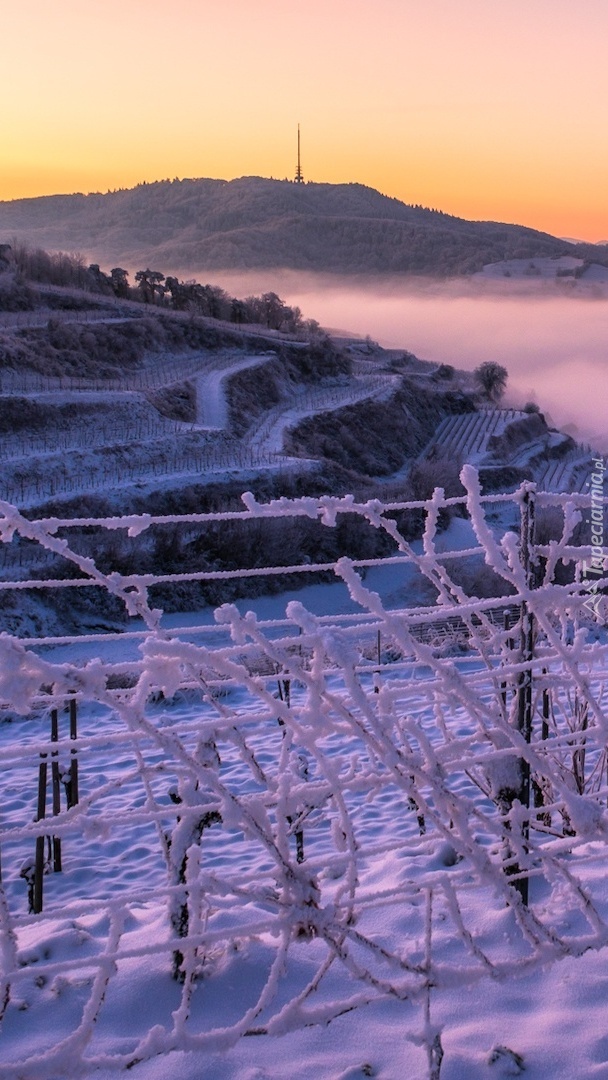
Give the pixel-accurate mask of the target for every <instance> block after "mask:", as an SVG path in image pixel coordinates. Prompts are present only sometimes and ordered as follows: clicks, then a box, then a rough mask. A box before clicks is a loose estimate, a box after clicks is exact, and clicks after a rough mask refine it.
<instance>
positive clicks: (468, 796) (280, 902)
mask: <svg viewBox="0 0 608 1080" xmlns="http://www.w3.org/2000/svg"><path fill="white" fill-rule="evenodd" d="M462 478H463V482H464V484H465V487H466V489H467V491H468V495H467V498H466V500H462V499H461V500H459V499H447V500H446V499H445V498H444V496H443V493H442V492H441V491H440V490H437V491H436V492H435V495H434V497H433V499H432V500H430V501H429V502H427V503H398V502H395V503H390V504H388V503H386V504H385V503H381V502H378V501H373V502H369V503H357V502H356V501H355V500H354V499H353V498H352V497H348V496H347V497H343V498H330V497H326V498H321V499H316V498H314V499H313V498H303V499H299V500H278V501H276V502H273V503H270V504H264V505H262V504H258V503H257V502H256V501H255V500H254V499H253V497H252V496H250V495H245V496H243V501H244V507H245V508H244V509H243V511H242V512H233V513H225V514H221V513H220V514H200V515H190V516H188V517H172V518H163V519H155V518H152V517H123V518H115V519H106V520H103V521H101V520H93V519H88V518H87V519H82V520H79V521H67V520H66V521H61V520H59V519H54V520H45V521H33V522H32V521H28V520H26V519H25V518H24V517H22V516H21V515H20V514H19V512H18V511H17V510H15V508H14V507H12V506H10V505H9V504H6V503H3V504H0V510H1V512H2V519H1V522H0V524H1V535H2V539H3V541H4V542H6V543H10V542H11V541H12V540H13V538H14V537H15V536H20V537H23V538H26V539H28V540H29V541H33V542H37V543H38V544H40V545H41V547H42V548H45V549H47V550H49V551H51V552H53V553H55V554H56V555H61V556H62V558H63V559H64V560H67V562H68V563H70V564H71V565H72V572H71V574H70V576H69V577H68V576H65V577H60V578H56V579H54V580H46V581H40V580H35V579H32V580H29V581H19V582H7V581H2V582H0V589H1V590H5V589H9V588H12V589H13V590H22V591H24V592H25V593H27V594H31V593H32V592H33V591H36V590H51V591H54V592H55V593H58V592H59V591H60V590H73V589H79V588H83V587H87V588H97V589H100V590H105V591H107V592H109V593H111V594H112V595H114V596H115V597H118V598H119V599H120V600H121V601H122V602H123V603H124V605H125V607H126V609H127V611H128V613H129V615H130V616H132V617H133V624H132V626H133V628H132V629H129V631H127V632H125V633H123V634H108V633H105V634H97V635H96V634H89V635H88V636H86V635H85V636H79V637H72V638H68V637H64V638H48V637H47V638H39V639H18V638H16V637H11V636H10V635H7V634H3V635H2V636H0V702H1V703H2V710H3V712H2V715H3V718H4V722H3V723H2V724H1V725H0V760H1V762H2V771H1V779H0V787H1V791H2V797H1V805H2V816H1V819H0V822H1V828H0V846H1V854H2V893H1V901H0V920H1V932H2V938H1V956H2V986H1V988H0V1007H1V1010H2V1029H1V1031H2V1033H1V1034H0V1038H2V1040H3V1045H4V1052H3V1057H2V1062H3V1063H2V1064H0V1077H2V1076H4V1077H13V1078H14V1076H15V1074H16V1073H15V1069H16V1062H19V1070H18V1074H19V1076H20V1077H22V1078H23V1080H29V1078H34V1077H45V1078H47V1080H49V1078H54V1077H55V1076H61V1077H68V1076H84V1075H90V1074H91V1073H92V1071H93V1070H94V1069H95V1068H100V1069H105V1070H107V1071H112V1070H116V1071H120V1070H123V1069H127V1068H134V1073H133V1075H134V1076H137V1075H138V1069H137V1068H136V1066H137V1064H138V1063H139V1062H146V1061H149V1060H150V1059H152V1058H154V1057H155V1056H158V1055H163V1054H168V1053H170V1052H171V1051H174V1050H180V1049H181V1050H189V1051H192V1050H205V1051H208V1052H211V1051H220V1050H225V1049H227V1048H229V1047H231V1046H232V1045H234V1044H236V1043H237V1041H238V1040H239V1039H240V1038H241V1037H242V1036H251V1035H259V1036H264V1035H268V1036H270V1035H272V1036H279V1035H286V1034H287V1033H289V1032H293V1031H296V1030H300V1029H303V1028H306V1027H315V1026H316V1025H327V1024H329V1023H330V1022H331V1021H333V1020H334V1019H335V1018H337V1017H339V1016H342V1015H344V1014H346V1013H348V1012H350V1011H352V1010H356V1009H360V1008H362V1007H363V1006H367V1005H371V1004H372V1003H377V1002H379V1001H383V1000H390V1001H393V1002H397V1003H402V1007H403V1022H402V1024H401V1026H400V1030H399V1033H398V1035H396V1037H398V1038H399V1039H402V1040H403V1047H404V1049H403V1054H404V1060H406V1055H409V1056H408V1057H407V1061H408V1063H409V1065H408V1068H409V1072H408V1071H407V1069H404V1073H403V1075H406V1072H407V1075H412V1076H413V1075H422V1074H423V1070H424V1068H426V1069H427V1074H428V1075H429V1076H431V1077H434V1078H435V1080H436V1078H438V1077H439V1076H440V1073H441V1071H442V1059H443V1057H444V1053H445V1054H446V1063H447V1050H446V1047H448V1045H449V1032H446V1031H442V1030H441V1028H440V1025H439V1024H438V1023H437V1022H436V1020H435V1009H436V1004H437V1002H438V1001H440V999H441V995H442V992H443V991H447V990H449V989H451V988H454V987H455V986H458V987H462V988H466V987H468V986H472V985H474V984H477V983H479V982H480V981H481V980H488V979H491V980H506V979H512V978H515V977H517V976H523V975H525V974H526V973H529V972H531V971H535V970H537V969H540V968H541V967H545V966H546V965H548V964H549V963H550V962H552V961H556V960H559V959H561V958H563V957H566V956H570V957H578V956H581V955H582V954H583V953H585V952H587V951H588V950H597V949H600V948H602V947H604V946H606V945H608V903H607V901H606V888H605V876H606V870H605V862H606V840H607V825H608V816H607V812H606V803H607V799H608V762H607V759H606V750H605V746H606V736H607V734H608V694H607V687H606V685H605V680H604V672H605V670H606V664H607V658H608V644H607V643H606V637H605V632H604V629H603V622H602V620H603V619H604V618H605V611H604V610H603V609H602V604H605V603H606V601H605V600H604V599H602V600H601V601H600V602H599V604H596V603H594V604H591V605H590V603H589V595H590V594H589V588H590V586H589V578H588V577H585V575H584V569H583V568H584V563H585V560H587V563H590V560H591V558H592V555H594V554H595V549H593V548H592V547H591V545H590V544H588V545H587V546H585V543H586V541H584V536H583V543H582V544H581V539H580V538H581V535H583V534H584V533H585V528H584V526H585V522H588V521H589V515H590V496H589V495H582V494H573V495H569V496H558V495H554V494H546V493H541V492H537V491H536V490H535V489H534V487H533V486H532V485H524V487H522V489H521V490H520V491H518V492H516V493H515V494H513V495H496V496H489V497H482V496H481V495H480V492H479V487H478V480H477V474H476V473H475V471H474V470H473V469H472V468H471V467H468V466H467V467H465V469H464V470H463V474H462ZM551 508H553V509H551ZM446 511H452V512H453V511H458V512H460V513H465V512H466V519H467V521H468V522H469V525H470V530H471V531H470V535H471V542H470V544H469V545H468V546H465V547H461V548H460V549H459V550H452V549H449V548H448V549H446V546H445V544H444V543H443V542H442V533H441V531H440V530H439V528H438V524H439V521H440V518H441V516H442V515H445V512H446ZM546 512H551V513H552V514H553V517H555V515H556V514H558V516H559V520H560V522H561V525H560V530H559V531H561V537H558V538H557V539H554V540H550V541H548V542H546V543H545V544H540V543H538V544H537V543H535V536H534V521H535V517H537V516H538V515H541V514H542V513H546ZM413 514H417V515H424V517H423V521H424V533H423V538H422V541H421V542H408V541H407V540H406V539H405V538H404V533H405V529H404V528H403V523H404V522H405V521H407V519H408V515H413ZM509 515H511V516H510V518H509ZM344 517H354V518H356V519H358V520H363V521H366V522H367V523H368V525H369V526H370V527H371V528H372V529H374V530H378V531H380V532H382V533H384V534H385V535H386V537H388V538H390V540H391V543H392V553H391V554H389V555H386V556H385V557H383V558H381V559H380V558H376V559H367V560H353V559H350V558H341V559H338V560H337V561H336V562H332V563H317V564H315V563H310V562H308V563H302V564H301V565H297V566H289V567H286V566H264V567H261V568H254V569H241V570H232V571H229V570H226V571H210V570H204V571H203V570H201V571H200V572H199V573H189V574H178V573H172V574H167V575H165V576H160V575H156V576H153V575H147V576H146V575H130V576H126V575H121V574H118V573H107V572H103V571H102V570H101V569H99V567H98V566H97V565H96V563H95V561H94V559H93V558H90V557H87V556H84V555H82V554H79V553H78V551H77V550H75V549H73V548H71V547H70V540H69V534H70V529H74V528H80V529H82V528H84V527H87V528H89V529H96V530H99V531H100V533H101V532H106V531H108V530H111V531H112V530H118V531H120V532H121V533H122V534H123V535H124V534H126V535H128V536H129V537H132V538H133V539H136V538H137V537H141V536H145V534H146V532H147V530H150V529H152V528H153V527H154V526H155V525H157V524H159V523H167V522H168V523H187V524H188V525H189V526H192V528H193V529H200V530H201V532H202V533H204V530H205V528H206V527H208V526H209V525H210V524H211V523H213V524H215V523H217V522H222V521H226V522H228V521H230V522H231V523H233V522H235V521H236V522H239V524H240V526H241V527H242V528H243V530H247V529H248V528H250V527H252V526H255V524H256V523H257V522H259V521H260V520H261V519H268V518H272V519H276V518H288V519H291V520H292V521H293V522H294V523H295V525H296V526H297V523H298V521H301V520H302V519H313V520H315V521H319V522H321V523H322V525H323V526H324V527H326V528H327V529H329V530H331V529H333V528H335V527H336V523H337V522H338V521H339V520H341V519H343V518H344ZM508 521H510V522H511V525H510V527H508V528H506V530H505V529H504V527H502V528H501V522H502V523H503V526H504V523H505V522H508ZM586 531H587V534H589V536H590V530H589V528H588V527H587V530H586ZM484 564H485V565H486V566H489V567H491V568H492V570H493V571H494V573H495V574H496V575H497V576H498V578H499V579H501V581H502V582H503V585H504V588H503V595H501V596H493V597H492V598H490V599H479V598H477V596H476V595H475V572H476V571H475V568H476V567H477V568H478V569H479V568H483V566H484ZM464 565H468V566H469V567H472V568H473V572H472V585H471V587H470V588H465V587H464V586H463V585H462V584H459V581H461V580H462V575H461V574H460V575H459V573H458V572H457V571H458V568H459V567H460V568H462V567H463V566H464ZM321 572H323V573H324V574H327V573H328V572H331V573H332V574H333V576H334V579H335V580H336V581H339V582H342V583H344V585H345V587H346V589H347V590H348V594H349V596H350V603H351V610H349V611H347V612H342V613H338V614H333V613H330V614H323V615H318V614H317V615H316V614H313V613H312V612H311V611H310V610H309V608H307V607H306V605H305V603H304V602H303V601H301V600H298V599H292V600H290V601H289V603H287V605H286V607H285V606H284V608H283V610H284V615H282V616H281V617H272V618H264V617H261V616H256V615H254V614H253V613H252V612H247V610H246V607H245V610H244V613H243V612H241V611H240V610H239V607H237V605H236V604H224V605H222V606H220V607H219V608H218V609H217V610H216V611H215V619H214V622H212V623H211V622H207V623H204V622H202V621H201V622H200V624H197V625H190V626H181V627H180V626H175V625H173V626H171V625H169V622H168V621H167V620H166V619H165V618H164V617H163V615H162V612H161V611H159V610H158V609H157V608H155V606H154V604H153V603H152V601H151V600H150V596H149V590H150V589H151V588H152V587H153V586H154V585H155V584H156V585H157V584H158V583H159V582H162V583H163V584H164V585H167V584H170V583H171V582H173V583H174V584H175V586H176V587H177V586H179V584H180V583H181V582H183V581H184V580H189V581H190V580H193V579H197V580H201V581H204V580H213V581H216V582H217V581H222V580H227V581H231V582H234V581H235V580H238V579H239V578H245V577H255V576H256V575H258V576H262V577H264V579H270V578H275V577H276V578H279V579H280V577H281V575H286V574H288V575H290V577H291V578H293V575H294V574H299V575H301V576H302V582H303V583H304V582H305V581H306V580H307V576H308V575H316V576H317V577H316V578H311V580H317V578H318V575H319V574H320V573H321ZM480 572H481V571H480ZM382 574H384V575H385V576H386V575H388V576H389V578H393V579H394V580H395V581H397V580H398V579H400V577H401V578H403V580H404V581H406V582H407V583H411V582H413V581H414V577H415V578H416V579H417V580H420V581H424V582H426V583H427V585H428V586H429V588H430V589H431V590H432V593H433V595H434V597H435V599H434V601H433V602H432V603H426V604H422V605H420V606H418V607H415V608H414V607H411V606H408V605H406V604H405V603H403V602H402V603H401V604H400V605H398V606H395V605H394V604H389V603H388V602H387V601H386V600H385V599H384V593H383V592H382V590H380V589H378V590H376V589H375V588H374V583H375V582H376V581H377V580H380V576H381V575H382ZM404 575H405V576H404ZM408 575H409V576H408ZM469 580H471V573H469ZM597 580H599V583H600V587H601V586H602V585H605V584H606V582H605V580H604V579H602V578H598V579H597ZM557 582H561V584H558V583H557ZM331 587H332V586H328V585H326V584H325V585H323V586H319V588H331ZM408 588H409V585H408ZM406 592H407V590H406ZM304 595H305V594H302V596H304ZM598 595H601V593H598V592H597V591H594V597H595V598H597V597H598ZM240 606H241V607H243V605H242V604H241V605H240ZM496 613H499V616H498V617H497V614H496ZM456 614H457V618H458V625H459V627H460V630H459V632H458V634H455V633H447V634H446V633H441V629H442V627H443V628H445V627H446V626H450V625H451V626H453V625H454V624H453V619H454V616H455V615H456ZM451 620H452V621H451ZM429 628H432V629H433V632H432V633H430V632H425V631H429ZM59 866H61V869H59ZM195 991H196V992H195ZM399 1007H400V1008H401V1005H400V1006H399ZM408 1040H409V1041H408ZM425 1062H426V1065H425ZM366 1075H367V1074H366Z"/></svg>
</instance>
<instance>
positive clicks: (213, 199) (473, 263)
mask: <svg viewBox="0 0 608 1080" xmlns="http://www.w3.org/2000/svg"><path fill="white" fill-rule="evenodd" d="M13 237H18V238H19V240H21V241H25V242H26V243H28V244H34V245H37V246H40V247H44V248H47V249H52V250H64V251H81V252H82V253H83V254H85V255H86V256H88V257H89V258H91V259H94V260H95V261H99V262H106V263H108V264H110V265H126V266H127V267H128V268H129V269H133V268H135V267H139V266H146V265H149V266H160V267H162V268H163V269H164V270H165V271H170V270H179V271H183V270H187V269H191V270H199V271H200V270H219V269H233V270H243V269H254V268H256V269H257V268H279V267H280V268H289V269H294V270H308V271H326V272H332V273H346V274H385V273H391V274H430V275H441V276H449V275H458V274H470V273H475V272H477V271H479V270H481V269H482V267H483V266H485V265H487V264H489V263H498V262H502V261H503V260H509V259H533V258H540V257H558V256H563V255H574V256H578V257H579V258H583V259H588V260H590V261H593V262H596V263H597V262H600V263H601V262H606V263H607V264H608V247H605V248H602V247H598V245H594V244H571V243H569V242H568V241H565V240H561V239H558V238H556V237H553V236H550V235H548V234H547V233H542V232H537V231H535V230H533V229H528V228H524V227H522V226H518V225H505V224H500V223H497V222H479V221H477V222H474V221H466V220H464V219H462V218H457V217H452V216H450V215H449V214H444V213H442V212H440V211H437V210H429V209H424V208H423V207H420V206H409V205H406V204H405V203H403V202H400V201H399V200H398V199H393V198H389V197H387V196H385V195H382V194H380V192H378V191H375V190H374V189H372V188H368V187H364V186H363V185H361V184H316V183H307V184H302V185H299V184H294V183H291V182H290V181H287V180H268V179H263V178H260V177H242V178H241V179H238V180H231V181H225V180H208V179H199V180H173V181H169V180H164V181H159V182H158V183H153V184H141V185H139V186H138V187H135V188H132V189H129V190H120V191H112V192H108V193H107V194H99V193H95V194H90V195H52V196H45V197H42V198H36V199H18V200H15V201H13V202H0V238H2V239H5V240H7V241H9V240H10V239H11V238H13Z"/></svg>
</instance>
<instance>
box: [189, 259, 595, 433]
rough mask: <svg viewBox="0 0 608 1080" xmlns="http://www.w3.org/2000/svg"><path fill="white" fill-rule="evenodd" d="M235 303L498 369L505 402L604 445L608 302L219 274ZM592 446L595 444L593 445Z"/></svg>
mask: <svg viewBox="0 0 608 1080" xmlns="http://www.w3.org/2000/svg"><path fill="white" fill-rule="evenodd" d="M190 276H196V277H198V278H199V280H207V279H209V280H212V281H213V282H214V283H217V284H218V285H222V286H223V287H224V288H226V289H228V291H230V292H231V293H232V294H233V295H239V296H244V295H247V294H249V295H250V294H252V293H259V292H264V291H268V290H270V289H272V290H273V291H275V292H278V293H279V294H280V295H281V297H282V298H283V299H284V300H285V301H286V302H287V303H289V304H297V305H298V306H299V307H300V308H301V309H302V312H303V314H304V316H305V317H306V318H314V319H317V320H318V321H319V322H320V323H321V324H322V325H323V326H325V327H329V328H332V329H334V330H346V331H350V332H352V333H354V334H358V335H361V336H362V337H365V336H366V335H368V334H369V335H370V336H371V337H372V338H373V339H374V340H376V341H378V342H379V343H380V344H381V345H384V346H387V347H390V348H403V349H407V350H409V351H410V352H413V353H415V354H416V355H417V356H420V357H422V358H423V359H427V360H434V361H437V362H443V363H451V364H454V365H455V366H457V367H461V368H465V369H469V370H470V369H472V368H475V367H477V365H478V364H480V363H482V362H483V361H484V360H496V361H498V363H500V364H503V365H504V366H505V367H506V368H507V370H508V372H509V390H508V399H509V403H511V404H514V405H522V404H524V403H525V402H526V401H530V400H535V401H537V402H538V404H539V405H540V407H541V408H542V409H543V410H545V411H547V412H548V413H549V414H550V416H551V418H552V419H553V421H554V422H555V423H556V424H558V425H560V426H564V425H572V424H574V425H576V428H577V429H578V431H579V432H580V436H581V437H583V438H586V439H595V442H596V444H597V445H598V448H600V449H602V448H603V447H604V446H605V445H606V443H607V440H608V296H606V295H604V296H602V295H597V293H598V290H596V292H595V294H594V293H593V291H592V290H591V289H587V290H586V291H585V290H583V289H581V290H580V292H579V293H578V295H576V296H575V295H567V294H562V293H560V291H559V288H558V287H557V286H556V285H555V284H553V283H538V284H535V283H531V282H528V281H523V280H522V281H509V282H504V283H503V282H500V281H497V282H487V281H480V280H479V279H475V278H473V279H469V280H466V281H455V282H445V283H443V282H429V281H419V282H411V281H410V282H408V284H407V285H404V283H403V280H397V279H389V280H386V281H382V282H381V283H379V282H378V280H377V279H376V280H374V281H370V282H363V281H357V282H355V283H353V281H348V282H345V281H343V280H340V279H337V278H335V277H327V276H325V277H320V276H318V275H314V274H308V275H307V274H297V273H294V272H293V271H273V270H270V271H255V272H251V273H250V274H246V275H243V274H239V275H235V274H233V273H223V274H222V273H218V272H212V273H211V274H207V275H205V272H204V271H202V272H201V273H200V274H198V275H192V273H190ZM600 443H601V444H602V445H601V446H600Z"/></svg>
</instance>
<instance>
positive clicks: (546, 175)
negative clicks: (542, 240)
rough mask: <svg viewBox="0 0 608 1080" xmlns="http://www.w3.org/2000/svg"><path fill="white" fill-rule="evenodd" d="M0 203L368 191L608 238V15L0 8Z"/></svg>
mask: <svg viewBox="0 0 608 1080" xmlns="http://www.w3.org/2000/svg"><path fill="white" fill-rule="evenodd" d="M2 38H3V50H2V52H3V62H2V66H3V84H4V88H5V93H4V95H3V101H4V110H3V112H4V115H3V118H2V119H3V122H2V131H3V146H2V158H1V161H0V198H2V199H14V198H20V197H24V196H34V195H43V194H50V193H58V192H73V191H91V190H100V191H105V190H108V189H113V188H116V187H130V186H133V185H134V184H136V183H138V182H140V181H142V180H147V181H151V180H156V179H163V178H166V177H170V178H173V177H175V176H179V177H184V176H191V177H194V176H209V177H224V178H226V179H231V178H233V177H236V176H242V175H252V174H255V175H262V176H275V177H279V178H283V177H292V175H293V173H294V169H295V154H296V126H297V123H298V122H300V123H301V125H302V154H303V161H302V164H303V169H304V175H305V178H306V179H307V180H318V181H331V182H344V181H357V182H360V183H364V184H369V185H370V186H373V187H375V188H378V189H379V190H380V191H382V192H384V193H385V194H388V195H392V196H395V197H397V198H399V199H403V200H404V201H406V202H411V203H421V204H423V205H425V206H433V207H438V208H441V209H443V210H446V211H448V212H450V213H453V214H458V215H461V216H464V217H469V218H481V219H488V218H492V219H497V220H504V221H511V222H518V223H520V224H525V225H530V226H532V227H535V228H539V229H543V230H546V231H549V232H552V233H554V234H556V235H560V236H566V237H576V238H581V239H589V240H607V239H608V203H607V201H606V190H607V186H608V145H607V143H606V140H605V139H604V138H603V112H604V110H605V101H606V100H607V98H608V72H607V69H606V64H605V55H604V52H605V42H606V40H607V39H608V6H607V5H606V3H605V2H604V0H587V2H586V3H585V4H584V5H583V6H578V7H577V6H576V5H574V4H572V3H571V2H569V0H568V2H567V0H532V2H530V0H511V2H510V3H509V4H498V3H494V2H491V0H459V3H458V4H455V3H454V0H425V3H424V4H423V3H420V0H376V2H375V3H374V4H372V3H370V2H369V0H307V2H306V4H303V3H296V2H295V0H258V2H257V3H256V4H251V2H250V0H224V2H223V3H222V4H221V5H220V4H210V3H203V2H201V0H174V3H173V4H171V5H165V4H160V3H158V2H157V0H151V2H150V0H148V2H144V0H129V3H127V4H125V3H124V2H122V0H121V2H119V0H105V3H104V4H92V3H83V2H82V0H54V2H53V3H52V4H51V3H48V0H24V2H23V3H21V4H19V5H15V4H9V3H8V2H7V0H3V3H2Z"/></svg>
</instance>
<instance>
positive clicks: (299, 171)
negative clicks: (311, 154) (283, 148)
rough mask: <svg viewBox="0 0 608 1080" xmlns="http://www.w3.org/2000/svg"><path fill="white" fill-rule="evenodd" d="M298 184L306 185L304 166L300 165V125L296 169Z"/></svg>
mask: <svg viewBox="0 0 608 1080" xmlns="http://www.w3.org/2000/svg"><path fill="white" fill-rule="evenodd" d="M295 182H296V184H303V183H304V174H303V172H302V166H301V164H300V125H299V124H298V167H297V169H296V179H295Z"/></svg>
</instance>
